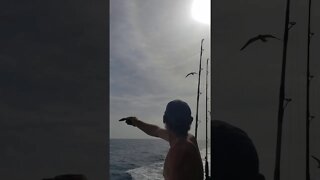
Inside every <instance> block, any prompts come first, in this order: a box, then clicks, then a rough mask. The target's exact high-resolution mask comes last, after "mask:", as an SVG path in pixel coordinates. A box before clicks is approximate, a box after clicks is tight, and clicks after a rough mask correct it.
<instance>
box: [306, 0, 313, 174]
mask: <svg viewBox="0 0 320 180" xmlns="http://www.w3.org/2000/svg"><path fill="white" fill-rule="evenodd" d="M310 24H311V0H309V10H308V46H307V74H306V75H307V76H306V78H307V89H306V180H310V165H309V164H310V163H309V158H310V155H309V153H310V141H309V140H310V121H311V119H312V118H313V116H311V115H310V82H311V80H312V78H313V76H312V75H311V74H310V40H311V36H312V33H311V27H310Z"/></svg>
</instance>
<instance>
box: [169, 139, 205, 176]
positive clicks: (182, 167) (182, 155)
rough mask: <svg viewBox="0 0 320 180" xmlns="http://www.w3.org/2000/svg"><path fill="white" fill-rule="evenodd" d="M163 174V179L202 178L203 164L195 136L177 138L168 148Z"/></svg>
mask: <svg viewBox="0 0 320 180" xmlns="http://www.w3.org/2000/svg"><path fill="white" fill-rule="evenodd" d="M163 175H164V177H165V180H180V179H184V180H189V179H190V180H203V166H202V160H201V156H200V152H199V149H198V145H197V143H196V140H195V138H194V137H193V136H192V135H189V136H188V138H181V139H178V140H177V141H176V142H175V143H174V144H173V145H172V146H171V147H170V149H169V152H168V154H167V157H166V160H165V163H164V169H163Z"/></svg>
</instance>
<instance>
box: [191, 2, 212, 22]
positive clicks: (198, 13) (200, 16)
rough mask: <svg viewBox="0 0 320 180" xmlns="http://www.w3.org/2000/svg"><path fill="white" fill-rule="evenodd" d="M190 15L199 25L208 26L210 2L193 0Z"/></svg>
mask: <svg viewBox="0 0 320 180" xmlns="http://www.w3.org/2000/svg"><path fill="white" fill-rule="evenodd" d="M191 13H192V17H193V19H195V20H197V21H199V22H201V23H205V24H210V0H194V1H193V3H192V8H191Z"/></svg>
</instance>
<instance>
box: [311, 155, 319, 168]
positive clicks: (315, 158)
mask: <svg viewBox="0 0 320 180" xmlns="http://www.w3.org/2000/svg"><path fill="white" fill-rule="evenodd" d="M312 158H313V159H314V160H316V161H317V163H318V168H320V159H318V158H317V157H315V156H312Z"/></svg>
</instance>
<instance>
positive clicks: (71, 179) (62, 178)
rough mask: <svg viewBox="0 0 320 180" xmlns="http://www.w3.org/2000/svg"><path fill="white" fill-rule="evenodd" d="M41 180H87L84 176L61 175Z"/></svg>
mask: <svg viewBox="0 0 320 180" xmlns="http://www.w3.org/2000/svg"><path fill="white" fill-rule="evenodd" d="M42 180H88V179H87V177H86V176H84V175H82V174H63V175H59V176H56V177H54V178H44V179H42Z"/></svg>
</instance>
